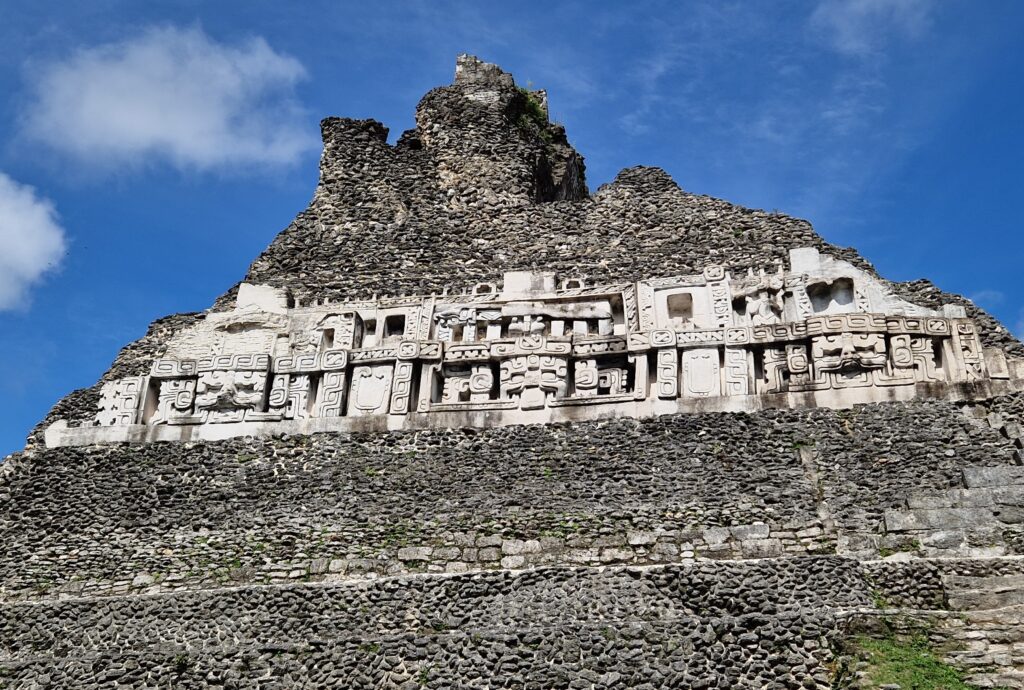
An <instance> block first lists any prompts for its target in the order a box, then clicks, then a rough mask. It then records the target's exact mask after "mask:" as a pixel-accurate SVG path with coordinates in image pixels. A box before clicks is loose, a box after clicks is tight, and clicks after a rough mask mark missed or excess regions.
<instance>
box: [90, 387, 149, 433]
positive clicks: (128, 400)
mask: <svg viewBox="0 0 1024 690" xmlns="http://www.w3.org/2000/svg"><path fill="white" fill-rule="evenodd" d="M145 385H146V377H144V376H130V377H128V378H123V379H118V380H116V381H110V382H108V383H105V384H103V388H102V389H101V390H100V411H99V412H98V413H97V414H96V423H97V424H99V425H100V426H115V425H122V424H135V422H136V421H137V420H138V417H139V409H140V408H141V406H142V397H143V393H144V392H145Z"/></svg>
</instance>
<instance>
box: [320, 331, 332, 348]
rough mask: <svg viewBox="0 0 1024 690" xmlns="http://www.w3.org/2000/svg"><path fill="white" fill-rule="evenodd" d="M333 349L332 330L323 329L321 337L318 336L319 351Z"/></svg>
mask: <svg viewBox="0 0 1024 690" xmlns="http://www.w3.org/2000/svg"><path fill="white" fill-rule="evenodd" d="M333 347H334V329H333V328H325V329H324V331H323V335H321V336H320V349H321V350H330V349H331V348H333Z"/></svg>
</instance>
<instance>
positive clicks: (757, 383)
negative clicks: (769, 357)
mask: <svg viewBox="0 0 1024 690" xmlns="http://www.w3.org/2000/svg"><path fill="white" fill-rule="evenodd" d="M751 350H752V354H753V355H754V392H755V393H763V392H764V389H765V378H764V348H763V347H752V348H751Z"/></svg>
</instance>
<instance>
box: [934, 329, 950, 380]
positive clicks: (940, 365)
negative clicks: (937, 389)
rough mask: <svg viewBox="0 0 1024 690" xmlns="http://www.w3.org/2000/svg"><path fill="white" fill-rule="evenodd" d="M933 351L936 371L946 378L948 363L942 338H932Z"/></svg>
mask: <svg viewBox="0 0 1024 690" xmlns="http://www.w3.org/2000/svg"><path fill="white" fill-rule="evenodd" d="M931 340H932V352H933V353H934V356H935V371H936V373H937V374H938V375H939V376H941V377H943V378H945V375H946V365H945V362H946V360H945V348H944V347H943V346H942V340H940V339H939V338H932V339H931Z"/></svg>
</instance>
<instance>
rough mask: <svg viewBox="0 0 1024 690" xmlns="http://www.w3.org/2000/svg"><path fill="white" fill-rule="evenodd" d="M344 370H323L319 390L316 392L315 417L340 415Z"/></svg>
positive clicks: (342, 403) (343, 398)
mask: <svg viewBox="0 0 1024 690" xmlns="http://www.w3.org/2000/svg"><path fill="white" fill-rule="evenodd" d="M345 383H346V377H345V372H344V371H327V372H324V375H323V379H322V380H321V381H320V390H319V391H318V393H317V398H318V399H317V403H316V416H317V417H340V416H341V415H342V412H343V410H344V403H345V387H346V386H345Z"/></svg>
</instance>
